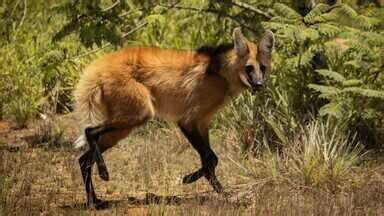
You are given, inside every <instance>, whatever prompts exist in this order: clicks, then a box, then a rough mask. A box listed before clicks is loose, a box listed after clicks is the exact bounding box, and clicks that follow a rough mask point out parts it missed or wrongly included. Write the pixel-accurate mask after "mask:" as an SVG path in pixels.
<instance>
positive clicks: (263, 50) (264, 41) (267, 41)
mask: <svg viewBox="0 0 384 216" xmlns="http://www.w3.org/2000/svg"><path fill="white" fill-rule="evenodd" d="M274 46H275V36H274V34H273V32H271V31H270V30H266V31H265V33H264V35H263V37H262V38H261V40H260V42H259V47H258V49H259V55H260V56H261V57H262V58H264V59H271V58H272V50H273V47H274Z"/></svg>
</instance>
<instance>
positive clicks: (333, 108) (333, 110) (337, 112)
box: [319, 102, 343, 119]
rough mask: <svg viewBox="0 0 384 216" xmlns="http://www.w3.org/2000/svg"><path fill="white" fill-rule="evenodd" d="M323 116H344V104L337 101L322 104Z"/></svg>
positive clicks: (338, 117) (321, 111)
mask: <svg viewBox="0 0 384 216" xmlns="http://www.w3.org/2000/svg"><path fill="white" fill-rule="evenodd" d="M319 114H320V115H321V116H326V115H330V116H333V117H336V118H337V119H340V118H342V117H343V106H342V104H340V103H337V102H331V103H328V104H326V105H324V106H322V107H321V108H320V110H319Z"/></svg>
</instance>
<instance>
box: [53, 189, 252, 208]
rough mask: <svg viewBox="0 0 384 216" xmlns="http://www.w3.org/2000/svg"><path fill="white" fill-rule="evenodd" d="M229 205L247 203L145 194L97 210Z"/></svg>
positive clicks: (120, 200)
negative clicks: (128, 207) (187, 205)
mask: <svg viewBox="0 0 384 216" xmlns="http://www.w3.org/2000/svg"><path fill="white" fill-rule="evenodd" d="M213 203H214V204H215V205H230V206H234V207H235V206H246V205H247V203H245V202H240V201H238V200H237V201H232V200H229V199H228V198H224V197H223V198H219V197H214V196H209V195H200V194H196V195H187V196H183V195H180V196H161V195H156V194H153V193H147V194H146V195H145V197H144V198H137V197H128V198H127V199H117V200H104V203H103V204H102V205H101V206H99V207H98V208H97V209H98V210H104V209H111V208H115V207H121V206H124V207H126V206H130V207H132V208H136V207H143V206H148V205H160V204H161V205H174V206H179V205H183V204H194V205H205V204H209V205H212V204H213ZM60 208H62V209H63V210H86V209H88V207H87V204H86V203H74V204H69V205H63V206H61V207H60Z"/></svg>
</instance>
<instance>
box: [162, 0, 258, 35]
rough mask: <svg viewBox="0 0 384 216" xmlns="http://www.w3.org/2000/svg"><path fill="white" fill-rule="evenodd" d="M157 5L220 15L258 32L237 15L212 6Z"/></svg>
mask: <svg viewBox="0 0 384 216" xmlns="http://www.w3.org/2000/svg"><path fill="white" fill-rule="evenodd" d="M159 6H161V7H165V8H168V9H179V10H190V11H198V12H205V13H214V14H218V15H220V16H223V17H227V18H229V19H231V20H233V21H235V22H237V23H238V24H239V25H241V26H242V27H245V28H246V29H248V30H250V31H251V32H253V33H257V32H258V31H257V30H256V29H254V28H252V27H251V26H249V25H247V24H246V23H244V22H242V21H241V19H239V18H238V17H236V16H233V15H230V14H227V13H223V12H222V11H219V10H216V9H212V8H197V7H191V6H180V5H166V4H160V5H159Z"/></svg>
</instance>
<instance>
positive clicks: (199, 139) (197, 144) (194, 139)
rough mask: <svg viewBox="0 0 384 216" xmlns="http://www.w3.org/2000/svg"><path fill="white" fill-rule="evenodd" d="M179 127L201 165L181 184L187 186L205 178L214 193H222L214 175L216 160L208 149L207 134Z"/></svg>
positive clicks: (194, 129)
mask: <svg viewBox="0 0 384 216" xmlns="http://www.w3.org/2000/svg"><path fill="white" fill-rule="evenodd" d="M179 127H180V129H181V131H182V132H183V134H184V135H185V137H186V138H187V139H188V141H189V142H190V143H191V144H192V146H193V148H195V149H196V151H197V152H198V153H199V155H200V159H201V163H202V167H201V168H200V169H199V170H197V171H196V172H193V173H191V174H189V175H186V176H185V177H184V178H183V183H184V184H189V183H192V182H194V181H197V180H198V179H199V178H201V177H202V176H205V178H206V179H207V180H208V182H209V183H210V184H211V185H212V187H213V189H214V190H215V191H216V192H218V193H221V192H223V187H222V186H221V184H220V182H219V181H218V179H217V177H216V174H215V168H216V166H217V164H218V158H217V156H216V154H215V153H214V152H213V150H212V149H211V147H210V144H209V136H208V132H207V133H206V134H201V133H200V132H199V130H198V129H197V127H193V129H186V128H185V127H183V126H182V125H181V124H179Z"/></svg>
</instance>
